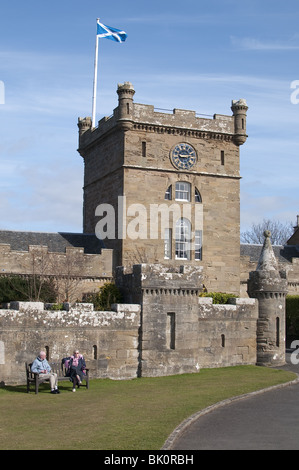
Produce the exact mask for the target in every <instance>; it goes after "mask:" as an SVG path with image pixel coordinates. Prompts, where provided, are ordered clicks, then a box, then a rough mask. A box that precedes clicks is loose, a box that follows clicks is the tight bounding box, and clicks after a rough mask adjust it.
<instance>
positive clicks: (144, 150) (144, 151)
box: [142, 142, 146, 158]
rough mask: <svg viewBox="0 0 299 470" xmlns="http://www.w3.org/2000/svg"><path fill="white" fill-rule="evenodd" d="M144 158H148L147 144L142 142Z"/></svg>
mask: <svg viewBox="0 0 299 470" xmlns="http://www.w3.org/2000/svg"><path fill="white" fill-rule="evenodd" d="M142 156H143V158H145V157H146V142H142Z"/></svg>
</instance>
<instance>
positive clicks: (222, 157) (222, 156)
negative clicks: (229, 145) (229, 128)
mask: <svg viewBox="0 0 299 470" xmlns="http://www.w3.org/2000/svg"><path fill="white" fill-rule="evenodd" d="M221 165H224V150H221Z"/></svg>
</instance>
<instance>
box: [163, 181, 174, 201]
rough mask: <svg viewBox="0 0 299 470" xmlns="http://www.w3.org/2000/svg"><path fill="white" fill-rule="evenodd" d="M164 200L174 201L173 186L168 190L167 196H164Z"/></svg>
mask: <svg viewBox="0 0 299 470" xmlns="http://www.w3.org/2000/svg"><path fill="white" fill-rule="evenodd" d="M164 199H166V200H167V201H171V199H172V184H171V185H170V186H168V188H167V190H166V193H165V196H164Z"/></svg>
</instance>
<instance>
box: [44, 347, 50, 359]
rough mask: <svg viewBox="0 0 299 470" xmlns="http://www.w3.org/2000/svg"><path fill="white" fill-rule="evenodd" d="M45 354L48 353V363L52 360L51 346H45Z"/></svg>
mask: <svg viewBox="0 0 299 470" xmlns="http://www.w3.org/2000/svg"><path fill="white" fill-rule="evenodd" d="M45 353H46V359H47V361H49V360H50V348H49V346H45Z"/></svg>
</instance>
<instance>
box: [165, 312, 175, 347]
mask: <svg viewBox="0 0 299 470" xmlns="http://www.w3.org/2000/svg"><path fill="white" fill-rule="evenodd" d="M166 347H167V348H169V349H175V313H174V312H169V313H167V327H166Z"/></svg>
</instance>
